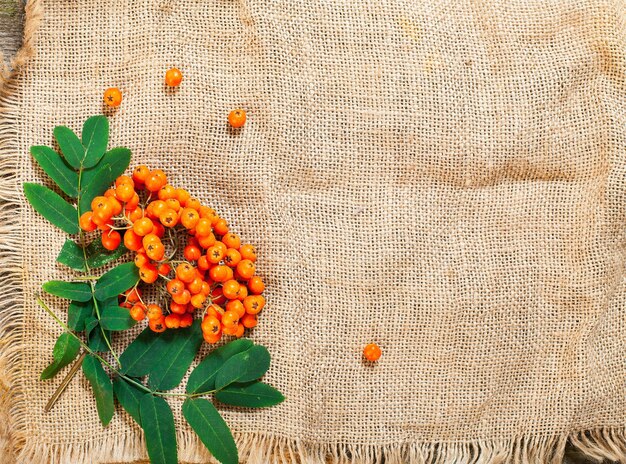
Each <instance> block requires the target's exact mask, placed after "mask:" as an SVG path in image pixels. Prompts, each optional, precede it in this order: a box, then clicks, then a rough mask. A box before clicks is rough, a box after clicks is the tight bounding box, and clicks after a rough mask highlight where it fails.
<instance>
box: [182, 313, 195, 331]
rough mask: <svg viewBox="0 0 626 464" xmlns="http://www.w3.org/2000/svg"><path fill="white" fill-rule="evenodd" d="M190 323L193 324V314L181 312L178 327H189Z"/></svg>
mask: <svg viewBox="0 0 626 464" xmlns="http://www.w3.org/2000/svg"><path fill="white" fill-rule="evenodd" d="M191 324H193V316H192V315H191V314H190V313H186V314H181V316H180V328H181V329H184V328H186V327H191Z"/></svg>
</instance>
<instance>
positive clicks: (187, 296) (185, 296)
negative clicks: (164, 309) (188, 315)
mask: <svg viewBox="0 0 626 464" xmlns="http://www.w3.org/2000/svg"><path fill="white" fill-rule="evenodd" d="M172 300H174V301H175V302H176V303H178V304H182V305H186V304H187V303H189V302H190V301H191V293H190V292H189V290H187V289H185V290H183V291H182V292H180V293H176V294H174V295H172Z"/></svg>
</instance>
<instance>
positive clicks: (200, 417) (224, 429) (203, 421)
mask: <svg viewBox="0 0 626 464" xmlns="http://www.w3.org/2000/svg"><path fill="white" fill-rule="evenodd" d="M183 416H185V419H186V420H187V422H188V423H189V425H190V426H191V428H192V429H193V430H194V431H195V432H196V433H197V434H198V436H199V437H200V440H202V443H204V446H206V447H207V449H208V450H209V451H210V452H211V454H212V455H213V456H214V457H215V458H216V459H217V460H218V461H220V462H221V463H222V464H238V462H239V454H238V452H237V445H235V440H234V439H233V435H232V434H231V433H230V429H229V428H228V425H226V422H224V419H222V416H220V413H219V412H217V409H215V406H213V404H212V403H211V402H210V401H209V400H205V399H203V398H197V399H190V398H187V399H186V400H185V402H184V403H183Z"/></svg>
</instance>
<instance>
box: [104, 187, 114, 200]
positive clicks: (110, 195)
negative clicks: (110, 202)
mask: <svg viewBox="0 0 626 464" xmlns="http://www.w3.org/2000/svg"><path fill="white" fill-rule="evenodd" d="M104 196H105V197H107V198H115V189H114V188H110V189H107V190H106V192H104Z"/></svg>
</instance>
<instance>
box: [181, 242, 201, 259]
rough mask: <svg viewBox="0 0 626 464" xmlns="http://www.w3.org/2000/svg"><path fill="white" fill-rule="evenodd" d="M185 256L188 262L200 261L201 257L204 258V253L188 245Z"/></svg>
mask: <svg viewBox="0 0 626 464" xmlns="http://www.w3.org/2000/svg"><path fill="white" fill-rule="evenodd" d="M183 255H184V256H185V259H186V260H187V261H198V259H200V256H202V252H201V251H200V248H198V247H197V246H195V245H187V246H186V247H185V249H184V250H183Z"/></svg>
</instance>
